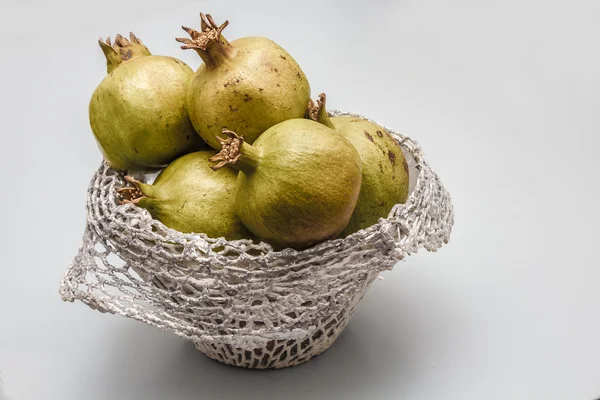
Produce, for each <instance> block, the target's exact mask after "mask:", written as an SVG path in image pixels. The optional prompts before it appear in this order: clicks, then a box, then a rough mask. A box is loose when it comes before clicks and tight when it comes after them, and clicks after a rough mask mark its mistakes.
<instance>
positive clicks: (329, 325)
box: [325, 319, 335, 330]
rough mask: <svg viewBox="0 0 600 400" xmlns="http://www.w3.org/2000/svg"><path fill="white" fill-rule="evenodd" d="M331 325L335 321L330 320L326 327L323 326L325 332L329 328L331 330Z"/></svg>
mask: <svg viewBox="0 0 600 400" xmlns="http://www.w3.org/2000/svg"><path fill="white" fill-rule="evenodd" d="M333 324H335V319H332V320H331V321H329V323H328V324H327V325H325V330H328V329H329V328H331V327H332V326H333Z"/></svg>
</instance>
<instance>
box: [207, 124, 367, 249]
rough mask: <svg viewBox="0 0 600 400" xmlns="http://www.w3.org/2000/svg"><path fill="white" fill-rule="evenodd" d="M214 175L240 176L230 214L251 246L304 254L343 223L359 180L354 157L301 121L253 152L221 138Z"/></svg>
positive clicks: (263, 139)
mask: <svg viewBox="0 0 600 400" xmlns="http://www.w3.org/2000/svg"><path fill="white" fill-rule="evenodd" d="M224 132H225V133H226V134H227V135H228V137H227V138H226V139H221V140H220V141H221V144H222V150H221V152H220V153H219V154H218V155H217V156H215V157H213V158H212V161H215V162H218V164H216V165H215V167H214V169H217V170H219V169H220V168H222V167H223V166H225V165H227V166H229V167H231V168H234V169H236V170H240V171H241V172H240V174H239V176H238V181H237V196H236V212H237V215H238V216H239V217H240V219H241V220H242V223H243V224H244V225H245V226H246V228H248V230H250V231H251V232H252V233H253V234H255V235H256V236H257V237H258V238H260V239H262V240H265V241H266V242H268V243H271V244H274V245H275V246H276V247H278V248H279V247H292V248H296V249H304V248H306V247H309V246H312V245H314V244H316V243H319V242H321V241H323V240H326V239H331V238H335V237H336V236H337V235H338V234H339V233H340V232H341V231H342V229H344V227H345V226H346V225H347V224H348V221H350V217H351V215H352V212H353V210H354V207H355V206H356V202H357V200H358V195H359V192H360V184H361V180H362V173H361V161H360V156H359V154H358V152H357V151H356V149H355V148H354V146H352V144H351V143H350V142H349V141H347V140H345V139H344V138H343V137H341V136H340V135H339V134H338V133H337V132H335V131H333V130H332V129H330V128H328V127H326V126H325V125H322V124H319V123H317V122H315V121H311V120H308V119H291V120H287V121H285V122H281V123H279V124H277V125H275V126H273V127H271V128H269V129H268V130H267V131H265V132H264V133H263V134H262V135H260V136H259V137H258V139H257V140H256V141H255V142H254V144H253V145H250V144H249V143H246V142H245V141H244V139H243V138H242V137H240V136H238V135H237V134H235V133H234V132H231V131H227V130H226V131H224Z"/></svg>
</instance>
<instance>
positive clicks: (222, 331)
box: [219, 330, 227, 336]
mask: <svg viewBox="0 0 600 400" xmlns="http://www.w3.org/2000/svg"><path fill="white" fill-rule="evenodd" d="M219 335H223V336H225V335H227V332H225V331H224V330H219Z"/></svg>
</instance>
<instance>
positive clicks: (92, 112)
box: [89, 33, 206, 171]
mask: <svg viewBox="0 0 600 400" xmlns="http://www.w3.org/2000/svg"><path fill="white" fill-rule="evenodd" d="M99 43H100V47H101V48H102V51H103V52H104V55H105V56H106V62H107V69H108V75H107V76H106V77H105V78H104V79H103V80H102V82H101V83H100V85H99V86H98V87H97V88H96V90H95V91H94V94H93V95H92V98H91V100H90V104H89V117H90V125H91V128H92V132H93V133H94V136H95V137H96V141H97V143H98V146H99V147H100V150H101V151H102V154H103V155H104V158H105V159H106V161H107V162H108V164H109V165H110V166H111V167H112V168H114V169H118V170H124V171H127V170H151V169H155V168H159V167H163V166H165V165H167V164H168V163H169V162H171V161H173V160H174V159H175V158H177V157H178V156H181V155H183V154H186V153H189V152H191V151H194V150H198V149H200V148H201V144H202V141H201V140H200V138H199V137H198V135H197V134H196V133H195V131H194V128H193V126H192V123H191V121H190V119H189V116H188V113H187V111H186V109H185V94H186V90H187V87H188V84H189V82H190V80H191V79H192V77H193V76H194V72H193V71H192V69H191V68H190V67H189V66H187V65H186V64H184V63H183V62H182V61H180V60H177V59H175V58H172V57H164V56H154V55H151V54H150V52H149V51H148V49H147V48H146V46H144V45H143V44H142V42H141V41H140V40H139V39H138V38H137V37H136V36H135V35H134V34H133V33H131V34H130V40H127V39H125V38H124V37H122V36H121V35H117V37H116V40H115V43H114V44H111V42H110V38H109V39H107V40H106V42H104V41H102V39H101V40H100V41H99ZM205 147H206V146H205Z"/></svg>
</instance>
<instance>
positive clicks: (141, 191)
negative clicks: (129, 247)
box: [119, 151, 250, 240]
mask: <svg viewBox="0 0 600 400" xmlns="http://www.w3.org/2000/svg"><path fill="white" fill-rule="evenodd" d="M215 154H216V152H214V151H198V152H194V153H189V154H186V155H184V156H182V157H179V158H178V159H176V160H175V161H173V162H172V163H171V164H169V166H168V167H167V168H165V169H164V170H162V171H161V172H160V174H159V175H158V176H157V178H156V180H155V181H154V183H153V184H152V185H148V184H145V183H141V182H139V181H137V180H135V179H133V178H132V177H130V176H126V177H125V179H126V180H127V181H128V182H130V183H132V184H133V186H134V187H133V188H131V187H126V188H122V189H119V193H120V194H121V196H122V197H123V200H122V203H133V204H136V205H137V206H139V207H142V208H145V209H147V210H148V211H149V212H150V214H151V215H152V217H154V218H155V219H158V220H159V221H161V222H162V223H163V224H165V225H166V226H168V227H169V228H172V229H175V230H178V231H180V232H184V233H205V234H206V235H207V236H209V237H213V238H218V237H224V238H226V239H229V240H235V239H245V238H250V235H249V233H248V231H247V230H246V229H245V228H244V226H243V225H242V223H241V221H240V220H239V218H238V217H237V216H236V215H235V185H236V178H237V172H236V171H234V170H230V169H228V168H226V169H223V170H221V171H217V172H216V173H215V172H213V170H212V169H211V167H212V165H213V164H212V162H210V161H209V158H211V157H212V156H214V155H215Z"/></svg>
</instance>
